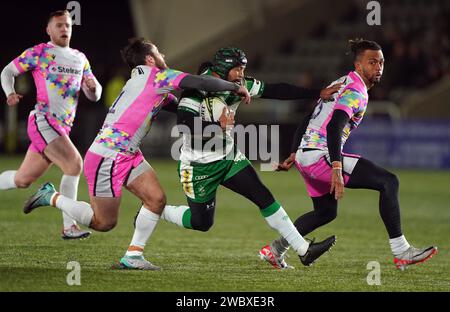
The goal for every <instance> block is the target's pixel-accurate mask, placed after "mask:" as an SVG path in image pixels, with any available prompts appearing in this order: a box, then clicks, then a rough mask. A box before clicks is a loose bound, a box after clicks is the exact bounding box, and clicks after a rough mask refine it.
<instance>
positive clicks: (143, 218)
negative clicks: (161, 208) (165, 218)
mask: <svg viewBox="0 0 450 312" xmlns="http://www.w3.org/2000/svg"><path fill="white" fill-rule="evenodd" d="M158 221H159V215H157V214H156V213H153V212H151V211H150V210H148V209H147V208H145V207H144V206H142V207H141V210H140V211H139V214H138V216H137V218H136V228H135V229H134V234H133V238H132V239H131V243H130V247H129V248H128V249H129V250H127V252H126V253H125V256H141V255H142V253H143V251H144V247H145V244H146V243H147V240H148V238H149V237H150V235H152V233H153V230H154V229H155V227H156V225H157V224H158ZM133 247H134V248H133ZM135 247H138V248H135Z"/></svg>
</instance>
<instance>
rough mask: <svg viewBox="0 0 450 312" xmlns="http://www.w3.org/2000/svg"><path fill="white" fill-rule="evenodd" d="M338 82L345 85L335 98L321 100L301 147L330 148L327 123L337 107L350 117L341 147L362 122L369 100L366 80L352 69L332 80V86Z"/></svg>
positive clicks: (343, 133)
mask: <svg viewBox="0 0 450 312" xmlns="http://www.w3.org/2000/svg"><path fill="white" fill-rule="evenodd" d="M337 83H343V85H342V86H341V88H340V89H339V91H338V93H337V95H335V96H334V99H332V100H330V101H327V102H325V101H323V100H319V102H318V104H317V106H316V108H315V109H314V112H313V114H312V116H311V119H310V121H309V124H308V127H307V128H306V131H305V134H304V135H303V138H302V141H301V143H300V146H299V148H315V149H321V150H328V145H327V125H328V123H329V122H330V120H331V117H332V116H333V112H334V111H335V110H336V109H340V110H343V111H344V112H346V113H347V114H348V116H349V117H350V120H349V121H348V123H347V124H346V125H345V127H344V130H343V132H342V146H341V148H342V147H343V146H344V144H345V142H346V141H347V139H348V137H349V136H350V132H351V131H352V130H353V129H355V128H357V127H358V125H359V124H360V123H361V121H362V119H363V117H364V113H365V112H366V108H367V102H368V101H369V96H368V94H367V87H366V85H365V83H364V81H363V80H362V78H361V77H360V76H359V75H358V73H356V72H355V71H352V72H350V73H349V74H348V75H347V76H343V77H341V78H339V79H338V80H336V81H334V82H332V83H331V84H330V86H332V85H334V84H337Z"/></svg>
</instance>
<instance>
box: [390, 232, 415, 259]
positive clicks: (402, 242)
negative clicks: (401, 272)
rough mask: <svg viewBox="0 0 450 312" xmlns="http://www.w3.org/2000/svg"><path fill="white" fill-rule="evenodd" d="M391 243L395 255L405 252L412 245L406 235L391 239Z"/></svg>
mask: <svg viewBox="0 0 450 312" xmlns="http://www.w3.org/2000/svg"><path fill="white" fill-rule="evenodd" d="M389 245H391V250H392V253H393V254H394V256H398V255H400V254H402V253H404V252H405V251H406V250H408V248H409V247H410V245H409V243H408V241H407V240H406V238H405V235H402V236H399V237H396V238H391V239H389Z"/></svg>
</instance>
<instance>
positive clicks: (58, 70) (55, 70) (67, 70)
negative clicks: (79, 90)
mask: <svg viewBox="0 0 450 312" xmlns="http://www.w3.org/2000/svg"><path fill="white" fill-rule="evenodd" d="M49 71H50V73H51V74H66V75H75V76H81V74H82V72H81V69H77V68H72V67H65V66H50V69H49Z"/></svg>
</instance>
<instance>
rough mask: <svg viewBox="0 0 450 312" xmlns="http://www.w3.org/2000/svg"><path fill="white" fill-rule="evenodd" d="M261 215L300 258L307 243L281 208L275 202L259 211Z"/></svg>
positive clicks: (306, 247)
mask: <svg viewBox="0 0 450 312" xmlns="http://www.w3.org/2000/svg"><path fill="white" fill-rule="evenodd" d="M261 213H262V215H263V216H264V218H265V219H266V221H267V223H268V224H269V226H270V227H271V228H272V229H274V230H277V231H278V233H280V234H281V236H283V237H284V238H285V239H286V241H288V242H289V244H290V245H291V246H292V248H293V249H294V250H295V251H296V252H297V254H299V255H300V256H303V255H305V254H306V252H307V250H308V247H309V243H308V242H307V241H306V240H305V239H304V238H303V237H302V236H301V235H300V233H299V232H298V231H297V229H296V228H295V225H294V224H293V223H292V221H291V219H290V218H289V216H288V215H287V213H286V211H285V210H284V209H283V207H281V206H280V205H279V204H278V203H277V202H275V203H273V204H272V205H271V206H269V207H268V208H266V209H263V210H261Z"/></svg>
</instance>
